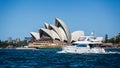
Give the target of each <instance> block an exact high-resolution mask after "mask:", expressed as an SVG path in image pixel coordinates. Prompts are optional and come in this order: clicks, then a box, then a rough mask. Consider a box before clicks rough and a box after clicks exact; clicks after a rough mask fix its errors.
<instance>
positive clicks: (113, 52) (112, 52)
mask: <svg viewBox="0 0 120 68" xmlns="http://www.w3.org/2000/svg"><path fill="white" fill-rule="evenodd" d="M57 53H65V54H69V53H68V52H65V51H58V52H57ZM71 54H120V52H115V51H109V52H104V53H93V52H87V53H86V52H85V53H75V52H72V53H71Z"/></svg>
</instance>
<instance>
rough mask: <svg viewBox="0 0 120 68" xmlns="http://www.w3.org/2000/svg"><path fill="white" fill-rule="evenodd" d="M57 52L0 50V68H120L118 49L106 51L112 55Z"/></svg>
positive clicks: (45, 50) (44, 50)
mask: <svg viewBox="0 0 120 68" xmlns="http://www.w3.org/2000/svg"><path fill="white" fill-rule="evenodd" d="M57 51H60V49H38V50H15V49H0V68H120V54H119V52H120V49H110V50H107V52H112V53H106V54H63V53H62V54H61V53H56V52H57ZM114 52H115V53H114ZM117 52H118V53H117Z"/></svg>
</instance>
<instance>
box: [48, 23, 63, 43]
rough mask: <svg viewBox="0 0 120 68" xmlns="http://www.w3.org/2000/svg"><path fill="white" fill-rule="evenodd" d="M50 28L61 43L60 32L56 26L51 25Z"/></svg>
mask: <svg viewBox="0 0 120 68" xmlns="http://www.w3.org/2000/svg"><path fill="white" fill-rule="evenodd" d="M50 27H51V28H53V30H54V31H55V32H56V33H57V35H58V36H59V38H60V40H61V41H62V37H61V32H60V30H59V29H58V28H57V27H56V26H54V25H51V24H50Z"/></svg>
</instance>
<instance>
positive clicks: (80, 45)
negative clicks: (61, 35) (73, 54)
mask: <svg viewBox="0 0 120 68" xmlns="http://www.w3.org/2000/svg"><path fill="white" fill-rule="evenodd" d="M72 45H76V46H77V47H87V45H86V44H72Z"/></svg>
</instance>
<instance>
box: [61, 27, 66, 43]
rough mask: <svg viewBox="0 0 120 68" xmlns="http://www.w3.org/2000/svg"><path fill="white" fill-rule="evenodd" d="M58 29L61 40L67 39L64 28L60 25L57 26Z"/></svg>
mask: <svg viewBox="0 0 120 68" xmlns="http://www.w3.org/2000/svg"><path fill="white" fill-rule="evenodd" d="M59 30H60V35H61V38H62V41H65V40H66V41H67V40H68V39H67V37H66V34H65V32H64V30H63V29H62V28H61V27H59Z"/></svg>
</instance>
